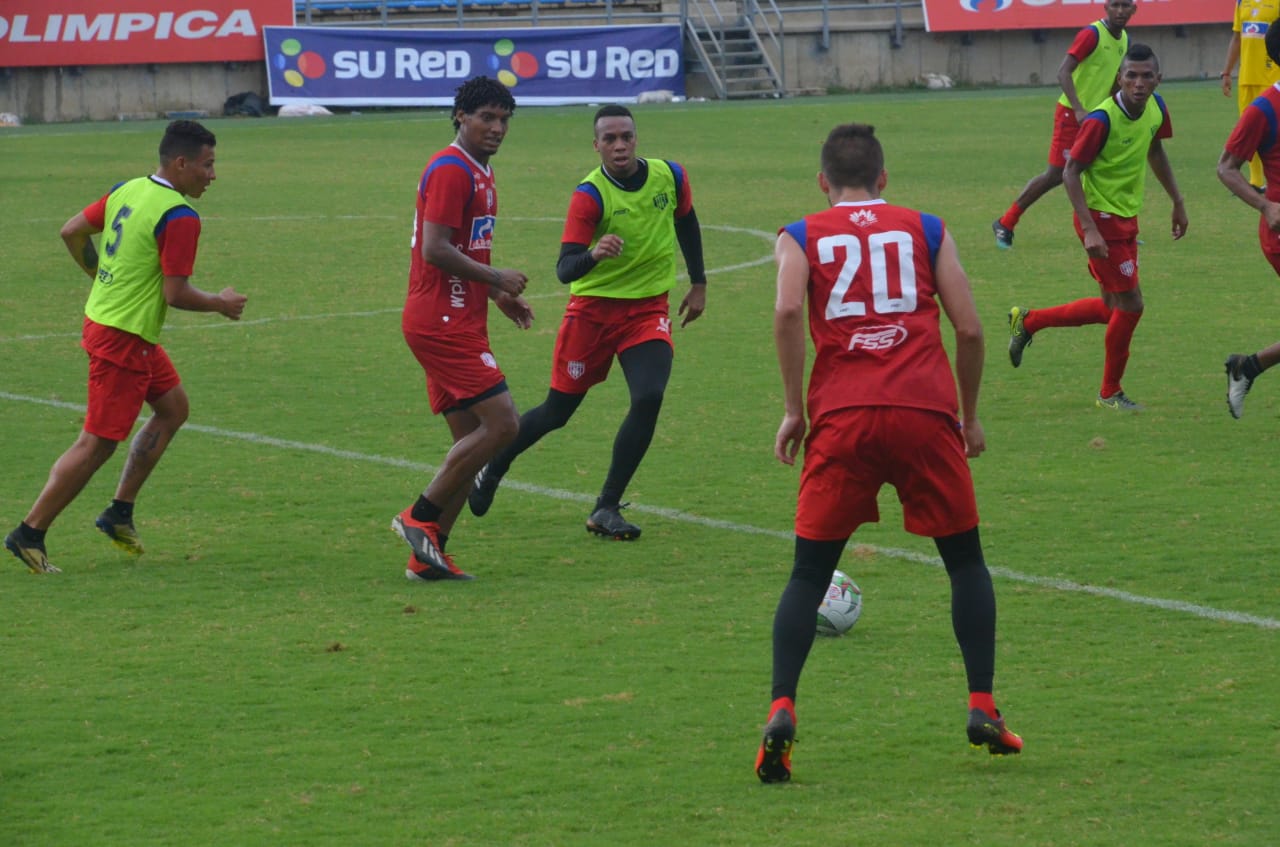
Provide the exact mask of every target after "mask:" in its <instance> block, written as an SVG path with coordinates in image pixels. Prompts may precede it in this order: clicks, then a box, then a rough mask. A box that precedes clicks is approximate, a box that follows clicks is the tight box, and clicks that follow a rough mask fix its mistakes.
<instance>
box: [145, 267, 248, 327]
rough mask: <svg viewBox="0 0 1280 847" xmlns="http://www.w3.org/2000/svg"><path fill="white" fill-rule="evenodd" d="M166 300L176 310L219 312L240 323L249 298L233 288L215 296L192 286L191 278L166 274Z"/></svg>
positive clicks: (225, 289)
mask: <svg viewBox="0 0 1280 847" xmlns="http://www.w3.org/2000/svg"><path fill="white" fill-rule="evenodd" d="M164 299H165V302H166V303H168V304H169V305H170V306H172V307H173V308H175V309H182V310H184V311H187V312H217V313H218V314H220V315H222V316H224V317H226V318H228V319H230V320H233V321H238V320H240V315H241V314H243V313H244V304H245V302H246V301H247V300H248V299H249V298H248V297H246V296H245V295H243V294H241V293H239V292H238V291H236V290H235V289H234V288H231V287H227V288H224V289H222V290H221V291H220V292H218V293H217V294H213V293H211V292H208V291H203V290H201V289H199V288H196V287H195V286H194V285H192V284H191V279H190V277H185V276H169V275H167V274H166V275H165V278H164Z"/></svg>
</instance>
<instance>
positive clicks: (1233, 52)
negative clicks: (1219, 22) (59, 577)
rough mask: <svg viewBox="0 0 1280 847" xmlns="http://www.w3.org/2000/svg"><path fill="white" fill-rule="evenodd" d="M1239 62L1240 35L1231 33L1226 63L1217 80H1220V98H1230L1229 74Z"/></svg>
mask: <svg viewBox="0 0 1280 847" xmlns="http://www.w3.org/2000/svg"><path fill="white" fill-rule="evenodd" d="M1239 61H1240V33H1238V32H1233V33H1231V41H1230V43H1228V44H1227V63H1226V65H1225V66H1224V69H1223V71H1222V73H1220V74H1218V78H1219V79H1221V80H1222V96H1223V97H1230V96H1231V72H1232V71H1233V70H1235V67H1236V64H1237V63H1238V62H1239Z"/></svg>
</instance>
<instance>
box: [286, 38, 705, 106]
mask: <svg viewBox="0 0 1280 847" xmlns="http://www.w3.org/2000/svg"><path fill="white" fill-rule="evenodd" d="M263 41H264V43H265V45H266V62H267V82H268V91H269V93H270V98H271V103H272V104H273V105H276V106H284V105H290V104H316V105H324V106H450V105H453V96H454V90H455V89H456V88H457V87H458V86H459V85H461V84H462V83H464V82H466V81H467V80H468V79H470V78H471V77H474V76H482V75H483V76H490V77H493V78H495V79H497V80H499V81H500V82H502V83H503V84H504V85H506V86H507V87H508V88H510V89H511V93H512V94H513V95H515V98H516V102H518V103H521V104H534V105H538V104H542V105H554V104H559V103H587V102H592V103H595V102H613V103H618V102H633V101H635V100H636V99H637V98H638V97H639V96H640V95H641V94H643V93H644V92H646V91H659V90H666V91H670V92H671V93H672V94H675V95H683V94H684V67H683V62H682V61H681V55H680V54H681V40H680V27H679V26H678V25H661V26H605V27H529V28H524V29H487V30H481V29H466V30H463V29H447V30H439V29H334V28H330V27H283V26H268V27H263Z"/></svg>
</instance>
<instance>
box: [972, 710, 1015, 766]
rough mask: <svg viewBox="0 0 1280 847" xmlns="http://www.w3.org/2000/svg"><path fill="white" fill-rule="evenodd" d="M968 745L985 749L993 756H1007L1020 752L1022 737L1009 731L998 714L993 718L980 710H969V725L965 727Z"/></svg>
mask: <svg viewBox="0 0 1280 847" xmlns="http://www.w3.org/2000/svg"><path fill="white" fill-rule="evenodd" d="M965 729H966V730H967V731H968V733H969V743H970V744H972V745H973V746H974V747H986V748H987V752H989V753H990V754H991V755H993V756H1007V755H1009V754H1010V753H1021V752H1022V736H1020V735H1016V734H1014V733H1012V732H1010V731H1009V729H1008V728H1007V727H1006V726H1005V725H1004V718H1003V717H1002V716H1001V714H1000V712H998V711H997V712H996V714H995V717H992V716H991V715H988V714H987V713H986V712H984V711H983V710H982V709H977V708H974V709H970V710H969V723H968V725H967V726H966V727H965Z"/></svg>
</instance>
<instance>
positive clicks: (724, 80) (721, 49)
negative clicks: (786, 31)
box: [683, 0, 787, 100]
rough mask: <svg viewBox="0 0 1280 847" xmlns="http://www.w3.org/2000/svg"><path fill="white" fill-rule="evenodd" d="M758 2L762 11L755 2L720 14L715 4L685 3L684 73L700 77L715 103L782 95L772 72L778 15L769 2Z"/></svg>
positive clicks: (778, 48)
mask: <svg viewBox="0 0 1280 847" xmlns="http://www.w3.org/2000/svg"><path fill="white" fill-rule="evenodd" d="M764 2H765V3H766V4H767V6H768V7H769V8H768V9H767V10H766V9H764V8H762V7H761V4H760V3H759V2H757V0H738V2H735V3H733V4H732V6H733V8H732V11H728V12H727V14H726V10H722V9H721V4H720V3H717V2H716V0H686V3H685V8H686V10H687V11H686V13H685V14H684V15H683V17H684V20H685V39H686V43H687V45H688V47H689V50H690V52H691V54H692V55H690V56H688V58H689V60H690V61H689V64H688V66H687V68H686V70H687V71H689V72H692V73H697V72H702V73H704V74H706V76H707V79H708V81H710V83H711V87H712V88H713V89H714V90H715V92H716V96H717V97H719V98H720V99H721V100H737V99H746V98H759V97H782V96H784V95H785V94H786V92H787V87H786V80H785V79H784V77H783V75H782V73H780V72H779V70H778V69H779V68H781V67H783V61H782V59H783V54H782V43H783V42H782V13H781V11H779V9H778V7H777V5H775V3H774V0H764ZM724 5H726V6H727V5H730V4H727V3H726V4H724ZM762 36H763V37H762ZM771 51H772V54H773V55H771ZM773 56H776V57H777V62H776V64H775V61H774V58H773Z"/></svg>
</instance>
